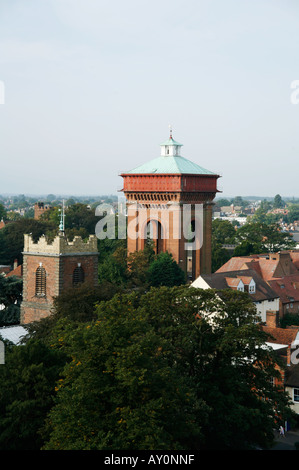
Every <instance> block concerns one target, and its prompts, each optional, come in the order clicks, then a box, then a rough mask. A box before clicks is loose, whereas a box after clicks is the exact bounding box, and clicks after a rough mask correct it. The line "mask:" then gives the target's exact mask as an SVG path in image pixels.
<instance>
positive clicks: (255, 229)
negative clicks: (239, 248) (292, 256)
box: [236, 222, 295, 253]
mask: <svg viewBox="0 0 299 470" xmlns="http://www.w3.org/2000/svg"><path fill="white" fill-rule="evenodd" d="M236 240H237V243H238V244H242V243H244V242H246V243H247V244H251V245H252V247H253V253H265V252H277V251H280V250H287V249H292V248H293V247H294V246H295V243H294V241H293V239H292V236H291V235H290V234H289V233H287V232H282V231H281V230H280V228H279V226H278V225H276V224H273V225H267V224H265V223H260V222H250V223H247V224H245V225H243V226H242V227H240V228H239V229H238V230H237V233H236ZM247 246H248V245H247Z"/></svg>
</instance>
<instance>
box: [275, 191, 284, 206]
mask: <svg viewBox="0 0 299 470" xmlns="http://www.w3.org/2000/svg"><path fill="white" fill-rule="evenodd" d="M284 206H285V203H284V201H283V200H282V197H281V195H280V194H276V196H275V197H274V201H273V208H274V209H279V208H281V207H284Z"/></svg>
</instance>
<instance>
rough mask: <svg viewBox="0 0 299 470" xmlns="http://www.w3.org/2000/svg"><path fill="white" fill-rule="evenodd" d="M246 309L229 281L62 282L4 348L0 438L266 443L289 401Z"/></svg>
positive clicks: (128, 445) (119, 443) (65, 442)
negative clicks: (128, 286)
mask: <svg viewBox="0 0 299 470" xmlns="http://www.w3.org/2000/svg"><path fill="white" fill-rule="evenodd" d="M76 292H77V293H76ZM109 292H110V294H109ZM70 296H71V297H72V298H73V300H71V301H70ZM215 312H217V315H215ZM211 318H213V323H211ZM256 320H257V317H256V310H255V308H254V306H253V304H252V303H251V302H250V299H249V298H248V296H247V295H246V294H244V293H240V292H234V291H223V292H222V293H221V298H220V297H219V296H217V295H216V294H215V292H214V291H212V290H207V291H202V290H199V289H192V288H187V287H184V286H180V287H173V288H168V287H160V288H152V289H151V290H150V291H148V292H147V293H145V294H142V293H140V292H139V291H135V292H134V293H130V294H125V293H121V292H120V293H118V294H116V295H114V296H113V297H111V291H101V292H90V293H89V294H88V291H87V290H86V288H84V287H83V286H82V290H77V291H76V289H74V290H72V291H71V292H70V293H69V294H68V295H67V294H65V296H64V298H63V299H57V302H56V305H55V311H54V313H53V315H52V316H51V317H49V318H47V319H44V320H41V321H40V322H39V323H38V324H35V325H34V324H32V325H31V327H30V328H29V335H30V337H31V339H30V340H27V342H26V343H25V344H24V345H23V346H16V347H13V346H11V347H10V348H8V352H7V355H6V358H7V367H5V368H0V380H1V390H2V392H1V393H0V410H1V412H0V448H2V449H3V448H10V449H16V448H18V447H19V448H20V449H23V448H26V446H29V447H28V448H30V449H31V448H32V447H34V448H37V447H39V448H42V449H47V450H58V449H60V450H64V449H65V450H88V449H97V450H101V449H102V450H113V449H115V450H121V449H124V450H126V449H136V450H143V449H144V450H199V449H248V448H254V447H255V446H262V447H264V448H266V447H268V446H270V445H271V443H272V439H273V428H274V427H275V426H277V425H278V423H279V422H283V421H284V420H285V419H287V418H288V416H289V415H290V414H291V413H290V409H289V401H288V398H287V395H286V394H285V393H284V392H283V391H282V390H281V389H278V388H276V387H273V385H272V383H271V380H270V379H271V378H272V377H273V376H278V375H279V372H278V370H277V369H276V367H275V361H276V359H275V356H274V353H273V352H272V351H270V350H268V349H267V348H265V347H264V346H265V335H264V333H263V332H262V330H261V329H260V328H259V327H258V325H257V324H256ZM30 446H31V447H30Z"/></svg>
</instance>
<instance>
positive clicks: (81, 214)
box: [65, 203, 99, 234]
mask: <svg viewBox="0 0 299 470" xmlns="http://www.w3.org/2000/svg"><path fill="white" fill-rule="evenodd" d="M98 221H99V217H98V216H96V215H95V213H94V211H92V210H91V209H89V208H88V206H87V205H85V204H81V203H75V204H72V205H71V206H69V207H68V208H67V210H66V211H65V228H66V229H74V228H76V229H81V228H85V229H86V230H87V232H88V233H89V234H94V233H95V228H96V224H97V223H98Z"/></svg>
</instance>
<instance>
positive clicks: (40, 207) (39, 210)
mask: <svg viewBox="0 0 299 470" xmlns="http://www.w3.org/2000/svg"><path fill="white" fill-rule="evenodd" d="M49 209H51V205H50V204H45V203H44V202H36V203H35V204H34V218H35V219H36V220H37V219H39V218H40V216H41V215H42V214H44V213H45V212H46V211H48V210H49Z"/></svg>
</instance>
